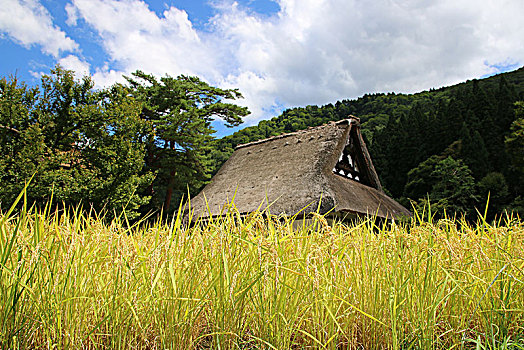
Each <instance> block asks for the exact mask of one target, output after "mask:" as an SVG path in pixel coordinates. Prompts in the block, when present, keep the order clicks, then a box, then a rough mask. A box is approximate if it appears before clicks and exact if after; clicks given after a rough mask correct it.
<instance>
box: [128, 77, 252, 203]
mask: <svg viewBox="0 0 524 350" xmlns="http://www.w3.org/2000/svg"><path fill="white" fill-rule="evenodd" d="M127 81H128V83H129V85H130V87H131V88H132V90H133V96H134V97H136V98H137V99H138V100H140V101H141V102H142V103H143V108H142V111H141V114H140V115H141V117H142V119H143V120H145V121H147V122H148V123H150V125H151V127H152V130H153V132H152V133H151V134H150V136H149V137H148V138H147V140H146V149H147V156H146V158H145V164H146V167H145V169H146V171H151V172H156V174H157V176H156V178H155V180H154V182H153V183H152V184H151V185H150V186H149V188H148V193H147V194H148V195H151V196H153V203H152V205H153V207H152V208H155V207H156V208H158V207H160V206H162V207H163V209H164V212H165V213H168V212H169V211H170V210H171V209H172V207H173V203H175V204H176V203H177V201H178V200H180V199H181V197H182V196H183V195H184V194H185V193H187V189H188V187H189V190H190V192H191V194H194V193H195V192H196V191H197V190H199V189H200V188H201V187H202V185H203V184H204V183H205V181H207V180H208V179H209V175H210V174H209V168H210V166H209V160H208V154H209V151H210V145H211V141H212V139H213V137H212V134H213V133H214V130H213V129H212V127H211V122H212V121H213V119H215V118H221V119H222V120H224V122H225V123H226V125H227V126H236V125H239V124H240V123H242V117H244V116H246V115H248V114H249V111H248V109H247V108H246V107H241V106H238V105H235V104H232V103H229V102H225V101H227V100H234V99H237V98H241V97H242V95H241V94H240V92H239V91H238V90H237V89H220V88H216V87H213V86H210V85H209V84H207V83H205V82H203V81H201V80H200V79H199V78H197V77H190V76H184V75H181V76H178V77H177V78H173V77H170V76H165V77H162V78H160V79H157V78H156V77H154V76H153V75H150V74H145V73H143V72H141V71H137V72H135V73H133V74H132V76H131V77H127ZM173 198H175V199H176V200H173Z"/></svg>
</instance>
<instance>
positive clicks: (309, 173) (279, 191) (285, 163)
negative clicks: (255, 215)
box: [191, 118, 410, 220]
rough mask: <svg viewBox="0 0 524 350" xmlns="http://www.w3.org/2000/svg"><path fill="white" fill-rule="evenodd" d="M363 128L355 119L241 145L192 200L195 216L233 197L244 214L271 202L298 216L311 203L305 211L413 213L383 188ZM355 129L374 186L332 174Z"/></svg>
mask: <svg viewBox="0 0 524 350" xmlns="http://www.w3.org/2000/svg"><path fill="white" fill-rule="evenodd" d="M359 127H360V125H359V123H358V119H356V118H353V119H347V120H343V121H339V122H336V123H335V122H332V123H329V124H325V125H323V126H319V127H316V128H310V129H307V130H302V131H298V132H295V133H290V134H284V135H280V136H276V137H272V138H269V139H266V140H261V141H256V142H252V143H249V144H245V145H240V146H238V147H237V149H236V150H235V152H234V153H233V155H232V156H231V157H230V158H229V159H228V160H227V161H226V163H224V165H223V166H222V168H221V169H220V170H219V171H218V173H217V174H216V175H215V176H214V177H213V179H212V180H211V182H210V183H209V184H208V185H207V186H206V187H205V188H204V189H203V190H202V192H201V193H200V194H199V195H198V196H196V197H195V198H194V199H193V200H192V201H191V207H192V210H194V215H193V220H195V219H196V218H198V217H207V216H209V215H210V214H211V215H212V216H216V215H221V213H222V212H223V208H224V205H226V204H228V203H230V202H232V201H234V204H235V206H236V207H237V208H238V210H239V211H240V212H241V213H249V212H253V211H255V210H257V209H266V208H267V207H268V206H269V212H270V213H271V214H276V215H279V214H286V215H294V214H296V213H298V212H299V211H301V210H302V209H304V208H306V207H307V208H306V209H305V210H304V211H303V212H302V214H307V213H309V212H314V211H316V210H317V209H319V212H320V213H321V214H323V213H326V212H328V211H330V210H332V209H334V210H335V211H337V212H345V213H353V214H368V213H369V214H377V215H378V216H380V217H389V218H391V217H399V216H410V213H409V211H408V210H406V209H405V208H404V207H403V206H401V205H400V204H398V203H397V202H395V201H394V200H392V199H391V198H389V197H387V196H386V195H385V194H384V193H383V192H382V190H381V186H380V181H379V180H378V176H377V175H376V172H375V169H374V168H373V164H372V162H371V159H370V157H369V154H368V153H367V149H366V146H365V144H364V142H363V140H362V137H361V135H360V130H359ZM352 128H353V132H352V133H350V132H351V130H352ZM355 132H356V133H355ZM350 134H351V135H352V137H355V135H356V137H357V138H359V147H361V148H362V149H361V154H362V157H363V158H362V159H363V160H364V163H365V164H366V169H361V171H366V172H367V174H368V177H369V179H370V184H369V185H370V186H366V185H364V184H362V183H359V182H357V181H353V180H350V179H348V178H345V177H343V176H340V175H336V174H334V173H333V168H334V166H335V164H336V163H337V161H338V159H339V157H340V155H341V154H342V151H343V149H344V147H345V146H346V145H347V143H348V139H349V137H350ZM371 186H373V187H374V188H373V187H371ZM319 203H320V205H319Z"/></svg>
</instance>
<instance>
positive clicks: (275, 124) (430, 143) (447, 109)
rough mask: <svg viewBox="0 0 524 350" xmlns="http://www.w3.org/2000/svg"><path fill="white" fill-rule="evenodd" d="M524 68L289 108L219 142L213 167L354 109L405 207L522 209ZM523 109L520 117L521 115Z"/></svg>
mask: <svg viewBox="0 0 524 350" xmlns="http://www.w3.org/2000/svg"><path fill="white" fill-rule="evenodd" d="M522 100H524V68H520V69H519V70H516V71H513V72H509V73H504V74H500V75H497V76H493V77H490V78H486V79H481V80H473V81H467V82H465V83H461V84H458V85H454V86H450V87H444V88H440V89H436V90H430V91H424V92H421V93H417V94H411V95H406V94H395V93H388V94H371V95H364V96H362V97H360V98H358V99H356V100H342V101H338V102H336V103H335V104H334V105H333V104H328V105H325V106H322V107H317V106H307V107H304V108H293V109H288V110H286V111H284V112H283V113H282V115H280V116H278V117H275V118H272V119H271V120H263V121H261V122H260V123H259V124H258V125H257V126H252V127H248V128H245V129H243V130H240V131H238V132H236V133H234V134H233V135H230V136H227V137H224V138H222V139H218V140H216V141H214V147H213V148H212V149H213V150H212V152H211V154H210V156H211V158H212V171H213V172H216V171H217V170H218V168H219V167H220V166H221V164H222V163H223V162H224V161H225V160H226V159H227V158H228V157H229V156H230V155H231V153H232V152H233V150H234V147H235V146H236V145H238V144H242V143H246V142H251V141H254V140H258V139H262V138H267V137H271V136H274V135H278V134H281V133H285V132H292V131H296V130H300V129H304V128H307V127H310V126H317V125H321V124H324V123H326V122H328V121H332V120H340V119H343V118H346V117H347V116H348V115H349V114H352V115H355V116H357V117H359V118H360V119H361V123H362V131H363V133H364V136H365V138H366V142H367V145H368V148H369V149H370V152H371V156H372V158H373V161H374V165H375V167H376V169H377V172H378V174H379V176H380V178H381V181H382V184H383V186H384V187H385V189H386V191H387V192H388V193H389V194H390V195H391V196H393V197H394V198H396V199H398V200H400V201H401V202H402V203H403V204H405V205H407V206H408V207H410V206H411V204H410V202H412V203H415V205H419V206H422V205H424V202H425V201H426V200H427V198H428V196H429V198H430V201H431V203H432V205H433V208H434V209H439V210H440V212H442V209H443V208H446V209H447V210H448V211H449V212H452V211H460V212H464V213H466V214H468V215H470V216H473V215H475V208H478V209H479V210H481V211H482V210H484V207H485V203H486V201H487V197H488V193H490V206H489V208H490V210H489V216H490V217H493V216H494V215H495V213H499V212H501V211H502V210H503V209H516V210H518V211H520V212H521V213H522V212H523V206H524V203H523V192H524V181H523V177H524V176H523V174H524V171H523V170H524V169H523V166H522V163H523V157H524V156H523V154H524V147H523V137H524V136H523V119H522V118H523V117H524V112H523V109H524V106H523V105H522V104H521V105H517V104H516V102H517V101H522ZM519 113H520V114H519Z"/></svg>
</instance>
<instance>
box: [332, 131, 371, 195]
mask: <svg viewBox="0 0 524 350" xmlns="http://www.w3.org/2000/svg"><path fill="white" fill-rule="evenodd" d="M333 173H335V174H337V175H340V176H343V177H345V178H348V179H350V180H353V181H357V182H360V183H362V184H364V185H366V186H372V184H371V181H370V176H369V174H368V171H367V167H366V162H365V160H364V156H363V154H362V147H361V145H360V142H359V140H358V136H357V135H356V131H355V130H351V132H350V136H349V140H348V142H347V144H346V146H345V147H344V149H343V151H342V154H341V155H340V157H339V160H338V162H337V164H336V165H335V168H334V169H333ZM372 187H374V186H372Z"/></svg>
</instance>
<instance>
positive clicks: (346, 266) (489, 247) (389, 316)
mask: <svg viewBox="0 0 524 350" xmlns="http://www.w3.org/2000/svg"><path fill="white" fill-rule="evenodd" d="M0 230H1V232H0V234H1V237H0V254H1V255H0V259H1V260H0V263H1V266H0V267H1V270H0V301H1V302H0V316H1V317H0V322H1V323H0V342H1V343H2V344H4V347H5V348H12V349H15V348H54V349H62V348H110V349H113V348H126V349H128V348H140V349H143V348H144V349H164V348H168V349H185V348H188V349H191V348H194V349H198V348H217V349H218V348H220V349H237V348H240V349H303V348H328V349H335V348H337V349H338V348H340V349H346V348H347V349H375V348H377V349H383V348H384V349H385V348H387V349H390V348H391V349H408V348H413V349H429V348H438V349H449V348H475V347H478V348H497V349H511V348H515V349H518V348H520V349H522V348H523V344H524V340H523V338H524V328H523V326H524V290H523V288H524V282H523V281H524V227H523V224H522V223H521V222H520V220H514V219H511V218H507V219H506V220H505V221H504V222H503V223H499V224H496V225H495V224H494V225H488V224H487V223H486V222H483V221H482V220H480V221H479V223H478V224H477V225H475V226H474V227H471V226H469V225H467V224H465V223H463V222H460V221H454V220H441V221H438V222H431V221H427V220H426V221H425V220H422V219H415V220H413V221H412V222H411V223H409V224H406V225H404V226H395V225H393V226H390V227H379V228H377V227H376V225H375V223H374V222H373V220H366V221H362V222H360V223H357V224H355V225H352V226H344V225H341V224H334V225H333V226H329V225H328V224H327V223H326V221H325V219H324V218H323V217H322V216H320V215H317V216H316V217H315V218H314V219H313V220H312V221H311V222H310V223H308V224H304V225H303V226H302V228H300V229H296V230H293V228H292V222H291V220H276V219H272V220H267V219H264V218H263V217H262V216H261V215H260V214H258V213H255V214H252V215H251V216H249V217H248V218H246V219H244V220H243V221H241V220H239V218H238V214H237V213H235V212H234V211H231V212H230V213H229V214H228V215H227V217H225V218H224V219H222V220H219V221H214V222H210V223H208V224H206V225H198V226H195V227H193V228H190V229H187V228H184V227H183V225H181V221H180V219H179V218H176V219H174V220H173V221H172V222H171V223H170V224H161V223H156V224H149V225H146V224H140V225H135V226H133V227H129V226H128V225H127V224H126V223H125V218H120V219H117V220H115V221H113V222H112V223H111V224H104V223H103V220H101V219H99V218H97V217H96V216H95V215H91V216H89V215H85V214H82V213H81V212H80V211H69V212H61V213H54V214H51V213H49V212H48V211H46V210H43V211H36V210H30V211H28V212H26V211H22V212H21V213H19V214H17V215H12V213H11V212H8V213H5V214H2V215H0ZM519 344H520V345H519ZM519 346H520V347H519Z"/></svg>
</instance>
